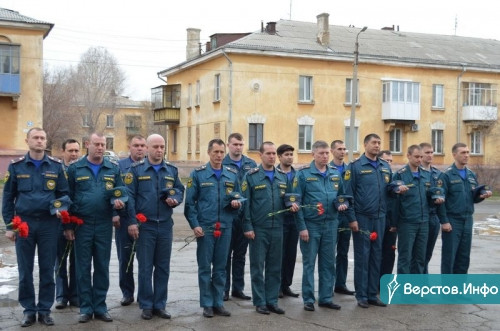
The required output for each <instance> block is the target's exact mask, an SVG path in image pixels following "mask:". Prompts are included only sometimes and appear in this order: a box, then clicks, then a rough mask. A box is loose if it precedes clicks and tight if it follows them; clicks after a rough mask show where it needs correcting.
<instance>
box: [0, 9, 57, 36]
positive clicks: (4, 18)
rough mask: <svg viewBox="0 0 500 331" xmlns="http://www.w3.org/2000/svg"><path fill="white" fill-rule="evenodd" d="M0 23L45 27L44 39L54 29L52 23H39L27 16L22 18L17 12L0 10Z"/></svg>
mask: <svg viewBox="0 0 500 331" xmlns="http://www.w3.org/2000/svg"><path fill="white" fill-rule="evenodd" d="M0 22H2V23H3V22H13V23H21V24H23V23H24V24H35V25H46V26H47V28H46V29H47V32H46V33H45V34H44V38H45V37H46V36H47V35H48V34H49V32H50V30H52V28H53V27H54V24H53V23H49V22H44V21H40V20H37V19H34V18H31V17H28V16H24V15H21V14H19V12H17V11H14V10H10V9H6V8H0Z"/></svg>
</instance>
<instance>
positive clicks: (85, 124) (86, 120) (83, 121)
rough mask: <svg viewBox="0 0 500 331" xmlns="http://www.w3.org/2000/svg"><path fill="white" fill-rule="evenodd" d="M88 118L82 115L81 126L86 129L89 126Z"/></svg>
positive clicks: (87, 115)
mask: <svg viewBox="0 0 500 331" xmlns="http://www.w3.org/2000/svg"><path fill="white" fill-rule="evenodd" d="M89 124H90V116H89V114H83V115H82V126H83V127H85V128H88V127H89V126H90V125H89Z"/></svg>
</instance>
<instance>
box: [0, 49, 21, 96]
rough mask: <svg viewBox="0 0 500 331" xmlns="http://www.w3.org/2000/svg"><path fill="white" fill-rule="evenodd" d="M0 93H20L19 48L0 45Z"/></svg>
mask: <svg viewBox="0 0 500 331" xmlns="http://www.w3.org/2000/svg"><path fill="white" fill-rule="evenodd" d="M0 64H1V65H0V93H4V94H20V93H21V75H20V73H21V46H20V45H15V44H6V43H0Z"/></svg>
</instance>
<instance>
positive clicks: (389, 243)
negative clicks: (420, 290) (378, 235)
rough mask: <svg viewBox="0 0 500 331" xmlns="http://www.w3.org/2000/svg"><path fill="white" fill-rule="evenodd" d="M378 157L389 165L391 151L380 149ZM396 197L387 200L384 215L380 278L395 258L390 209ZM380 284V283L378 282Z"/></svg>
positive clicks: (394, 233) (390, 162)
mask: <svg viewBox="0 0 500 331" xmlns="http://www.w3.org/2000/svg"><path fill="white" fill-rule="evenodd" d="M377 157H379V158H380V159H382V160H384V161H386V162H387V163H388V164H389V166H391V164H392V152H391V151H390V150H388V149H384V150H382V151H380V152H379V153H378V155H377ZM395 201H396V199H391V198H390V199H388V200H387V212H386V215H385V229H384V239H382V260H381V262H380V278H382V276H383V275H385V274H392V271H393V269H394V262H395V260H396V241H397V239H398V232H397V230H396V228H393V227H391V219H392V210H393V209H394V208H393V205H394V204H395ZM379 285H380V284H379Z"/></svg>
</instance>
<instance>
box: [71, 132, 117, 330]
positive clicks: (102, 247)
mask: <svg viewBox="0 0 500 331" xmlns="http://www.w3.org/2000/svg"><path fill="white" fill-rule="evenodd" d="M85 147H86V148H87V156H86V157H83V158H81V159H79V160H78V161H76V162H74V163H72V164H71V165H70V166H69V168H68V182H69V188H70V197H71V200H72V201H73V204H72V205H71V209H70V213H71V214H72V215H75V216H77V217H79V218H81V219H82V220H83V221H84V223H83V225H80V226H79V227H78V229H77V231H76V232H75V231H74V230H73V229H66V230H65V231H64V233H65V236H66V238H67V239H68V240H75V260H76V277H77V280H78V296H79V299H80V316H79V319H78V322H80V323H86V322H88V321H90V320H91V319H92V315H93V316H94V318H95V319H99V320H102V321H104V322H112V321H113V319H112V318H111V316H110V315H109V313H108V308H107V305H106V296H107V293H108V289H109V259H110V255H111V242H112V235H113V226H112V221H111V219H112V217H113V216H114V215H117V213H118V211H119V210H122V209H123V208H124V207H125V203H124V202H123V201H122V200H120V199H116V200H115V201H114V203H113V204H111V203H110V196H111V193H112V192H113V191H114V190H113V189H114V188H115V187H120V186H123V182H122V178H121V176H120V168H119V167H118V164H117V163H115V162H113V161H110V160H108V159H105V158H104V150H105V149H106V137H104V136H103V135H102V134H100V133H92V134H91V135H90V139H89V140H88V141H86V142H85ZM124 216H125V215H124ZM92 267H93V273H92Z"/></svg>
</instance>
